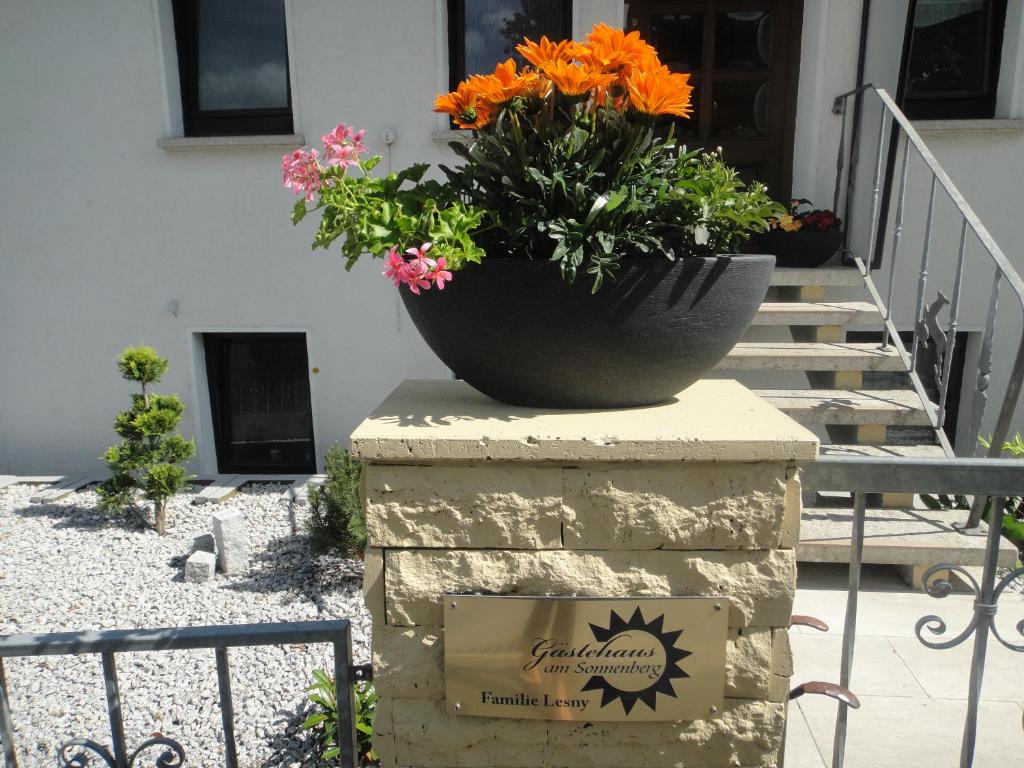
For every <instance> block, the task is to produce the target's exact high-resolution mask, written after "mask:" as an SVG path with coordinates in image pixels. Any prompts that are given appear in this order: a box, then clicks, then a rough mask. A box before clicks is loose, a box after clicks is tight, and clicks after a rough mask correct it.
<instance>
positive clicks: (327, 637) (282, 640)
mask: <svg viewBox="0 0 1024 768" xmlns="http://www.w3.org/2000/svg"><path fill="white" fill-rule="evenodd" d="M295 643H331V644H332V645H333V647H334V680H335V690H336V694H335V702H336V706H337V718H338V727H337V741H338V747H339V748H340V750H341V754H340V756H339V765H342V766H348V767H349V768H351V767H352V766H355V765H356V764H357V763H356V759H357V754H356V752H357V750H356V749H355V744H356V736H355V719H354V706H353V700H352V693H351V689H352V684H353V683H354V682H355V681H358V680H367V679H369V678H370V676H371V672H370V670H369V668H368V667H357V666H353V664H352V645H351V624H350V622H349V621H348V619H336V620H333V621H299V622H282V623H279V624H228V625H218V626H202V627H170V628H166V629H129V630H108V631H103V632H55V633H50V634H38V635H32V634H23V635H0V739H2V741H3V755H4V764H5V765H6V766H7V768H17V765H18V757H17V753H16V752H15V749H14V725H13V722H12V718H11V709H10V701H9V699H8V694H7V678H6V672H5V669H4V664H3V661H4V658H15V657H26V656H56V655H81V654H98V655H99V656H100V658H101V661H102V666H103V685H104V689H105V692H106V703H107V715H108V719H109V721H110V737H111V744H112V747H113V751H112V753H111V751H110V750H108V749H107V748H106V747H105V746H103V745H102V744H99V743H98V742H96V741H93V740H91V739H81V738H76V739H71V740H69V741H67V742H65V743H64V744H63V745H61V747H60V748H59V749H58V754H57V764H58V766H66V767H68V768H71V767H72V766H81V765H86V764H91V763H90V762H89V761H90V759H92V758H97V757H98V758H99V759H101V760H103V761H104V762H105V763H106V764H107V765H108V766H110V768H131V767H132V766H133V764H134V763H135V761H136V758H137V757H139V756H140V755H141V753H142V752H143V751H144V750H147V749H161V750H163V754H162V756H161V758H160V760H159V761H158V764H160V765H168V766H171V765H181V764H182V763H183V762H184V760H185V751H184V748H183V747H182V746H181V744H179V743H178V742H177V741H175V740H174V739H171V738H168V737H165V736H162V735H154V736H153V737H152V738H150V739H148V740H146V741H145V742H144V743H143V744H141V745H140V746H139V747H138V748H137V749H135V751H134V752H132V753H129V752H128V748H127V742H126V739H125V733H124V719H123V716H122V710H121V694H120V690H119V687H118V682H117V666H116V660H115V659H116V657H115V654H118V653H131V652H138V651H181V650H192V649H198V648H208V649H211V650H213V651H214V656H215V659H216V665H217V684H218V688H219V692H220V708H221V723H222V726H223V729H224V761H225V765H226V766H227V768H237V766H238V754H237V746H236V743H235V722H234V701H233V699H232V695H231V672H230V668H229V666H228V649H229V648H237V647H251V646H260V645H291V644H295ZM345 691H349V694H348V695H343V692H345ZM87 752H92V753H93V754H91V755H90V754H87Z"/></svg>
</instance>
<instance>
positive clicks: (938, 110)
mask: <svg viewBox="0 0 1024 768" xmlns="http://www.w3.org/2000/svg"><path fill="white" fill-rule="evenodd" d="M908 12H909V13H910V18H909V19H908V24H907V29H908V31H909V34H908V36H907V40H906V41H905V42H904V50H903V58H904V63H903V66H904V71H905V76H904V81H903V88H902V92H903V104H902V106H903V111H904V112H905V113H906V114H907V116H908V117H910V118H913V119H924V120H927V119H967V118H991V117H994V116H995V108H996V90H997V88H998V85H999V62H1000V59H1001V57H1002V48H1003V27H1004V25H1005V22H1006V0H912V1H911V3H910V8H909V11H908Z"/></svg>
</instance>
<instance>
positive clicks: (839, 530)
mask: <svg viewBox="0 0 1024 768" xmlns="http://www.w3.org/2000/svg"><path fill="white" fill-rule="evenodd" d="M963 520H964V511H963V510H956V509H954V510H931V509H868V510H867V511H866V512H865V516H864V559H863V562H865V563H878V564H885V565H928V566H931V565H937V564H938V563H951V564H953V565H983V564H984V562H985V546H986V533H987V531H988V528H987V526H985V524H984V523H982V524H981V526H979V527H978V528H977V529H975V530H972V531H970V532H966V533H965V532H961V531H959V530H957V529H956V528H954V524H955V523H962V522H963ZM852 529H853V510H851V509H828V508H813V507H812V508H808V509H804V511H803V514H802V515H801V517H800V543H799V544H798V545H797V551H796V554H797V559H798V560H799V561H800V562H816V563H841V562H849V558H850V535H851V531H852ZM1016 561H1017V549H1016V547H1014V546H1013V545H1012V544H1011V543H1010V542H1008V541H1006V540H1005V539H1004V540H1003V541H1002V542H1001V544H1000V549H999V564H1000V565H1002V566H1004V567H1009V566H1012V565H1013V564H1014V563H1015V562H1016Z"/></svg>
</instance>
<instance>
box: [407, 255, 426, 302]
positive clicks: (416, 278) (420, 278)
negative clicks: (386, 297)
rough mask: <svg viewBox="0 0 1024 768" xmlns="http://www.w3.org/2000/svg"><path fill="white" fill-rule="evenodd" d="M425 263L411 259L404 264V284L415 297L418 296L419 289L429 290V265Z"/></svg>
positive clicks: (421, 260)
mask: <svg viewBox="0 0 1024 768" xmlns="http://www.w3.org/2000/svg"><path fill="white" fill-rule="evenodd" d="M410 250H412V249H410ZM406 253H408V251H406ZM427 261H428V260H427V259H411V260H410V261H408V262H406V264H405V277H404V280H405V284H406V285H408V286H409V290H410V291H412V292H413V293H415V294H416V295H417V296H419V294H420V288H422V289H423V290H425V291H429V290H430V285H431V283H430V265H429V264H428V263H427Z"/></svg>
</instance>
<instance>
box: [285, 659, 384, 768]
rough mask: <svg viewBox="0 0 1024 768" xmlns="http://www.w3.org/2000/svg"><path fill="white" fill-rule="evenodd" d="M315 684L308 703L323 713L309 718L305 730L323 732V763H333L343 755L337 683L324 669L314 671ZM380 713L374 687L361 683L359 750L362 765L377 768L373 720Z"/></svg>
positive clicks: (358, 695)
mask: <svg viewBox="0 0 1024 768" xmlns="http://www.w3.org/2000/svg"><path fill="white" fill-rule="evenodd" d="M313 680H314V682H313V684H312V685H311V686H310V687H309V688H307V690H308V691H309V692H310V694H309V700H310V701H312V702H313V703H314V704H316V705H317V706H318V707H319V708H320V710H319V711H318V712H314V713H313V714H312V715H310V716H309V717H307V718H306V721H305V722H304V723H303V724H302V727H303V728H306V729H313V728H319V729H321V732H322V733H321V734H320V736H321V743H322V744H323V747H324V751H323V753H322V754H321V755H320V759H321V760H332V759H335V758H337V757H338V756H339V755H340V754H341V749H340V748H339V747H338V703H337V689H336V687H335V685H334V680H333V679H332V678H331V677H330V676H329V675H328V674H327V673H326V672H324V671H323V670H322V669H317V670H314V671H313ZM376 711H377V692H376V691H375V690H374V688H373V683H358V684H356V686H355V711H354V715H355V721H356V722H355V726H356V746H357V749H358V751H359V764H360V765H375V763H374V761H375V760H376V759H377V754H376V753H375V752H374V751H373V718H374V715H375V714H376Z"/></svg>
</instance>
